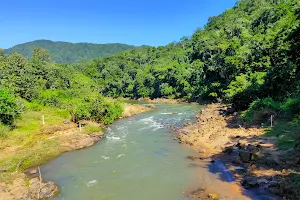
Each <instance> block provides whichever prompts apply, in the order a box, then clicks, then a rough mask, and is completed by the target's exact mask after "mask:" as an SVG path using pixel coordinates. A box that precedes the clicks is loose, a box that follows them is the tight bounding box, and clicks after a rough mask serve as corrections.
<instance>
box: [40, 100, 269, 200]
mask: <svg viewBox="0 0 300 200" xmlns="http://www.w3.org/2000/svg"><path fill="white" fill-rule="evenodd" d="M200 109H201V107H200V106H198V105H191V104H186V105H157V108H156V109H155V110H153V111H151V112H147V113H143V114H140V115H137V116H133V117H130V118H127V119H124V120H118V121H116V122H114V123H113V124H112V125H110V126H109V127H108V128H107V129H106V130H105V136H106V137H105V138H103V139H102V140H101V141H100V142H99V143H97V144H96V145H94V146H93V147H90V148H87V149H82V150H79V151H73V152H69V153H65V154H63V155H61V156H59V157H58V158H56V159H54V160H52V161H50V162H49V163H47V164H45V165H43V166H41V173H42V176H43V178H44V179H45V180H47V181H49V180H51V181H54V182H56V183H57V184H58V186H59V188H60V192H61V193H60V195H59V196H57V197H55V198H54V199H57V200H62V199H63V200H82V199H89V200H120V199H121V200H141V199H142V200H153V199H155V200H185V199H188V198H187V197H186V195H185V192H186V190H187V189H188V188H194V189H195V187H196V186H197V187H198V186H201V187H204V188H207V189H208V190H209V189H211V190H210V191H213V192H215V191H216V192H218V193H221V197H222V198H223V197H224V199H230V200H244V199H245V200H246V199H247V200H248V199H259V200H260V199H265V197H263V198H257V197H255V196H257V195H254V196H253V194H251V193H249V192H246V191H244V190H242V189H241V188H240V187H239V186H237V185H236V184H234V183H233V182H232V181H233V180H232V175H231V174H230V172H229V171H228V170H227V169H226V167H225V166H224V164H223V163H221V162H218V161H217V162H215V163H213V164H212V163H210V161H200V160H198V161H192V160H189V159H186V157H187V156H188V155H194V156H196V152H195V151H193V150H192V149H191V148H190V147H188V146H185V145H181V144H179V143H178V142H177V141H175V140H174V137H175V135H174V134H173V133H172V131H171V130H170V128H169V127H170V126H183V125H184V123H186V122H194V121H195V118H194V116H195V115H196V114H197V113H199V110H200Z"/></svg>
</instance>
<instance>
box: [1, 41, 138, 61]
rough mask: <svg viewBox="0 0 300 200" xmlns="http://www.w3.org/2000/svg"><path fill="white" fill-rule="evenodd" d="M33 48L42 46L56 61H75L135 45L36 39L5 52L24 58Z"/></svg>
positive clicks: (132, 47) (30, 53) (101, 55)
mask: <svg viewBox="0 0 300 200" xmlns="http://www.w3.org/2000/svg"><path fill="white" fill-rule="evenodd" d="M34 48H44V49H47V50H49V51H50V53H51V58H52V59H53V61H55V62H57V63H75V62H79V61H81V60H90V59H94V58H100V57H105V56H109V55H111V54H115V53H119V52H121V51H124V50H128V49H134V48H136V47H135V46H132V45H127V44H117V43H115V44H91V43H70V42H53V41H50V40H36V41H32V42H27V43H24V44H19V45H16V46H14V47H12V48H9V49H6V50H5V53H6V54H10V53H12V52H18V53H20V54H21V55H23V56H25V57H26V58H30V57H31V56H32V51H33V49H34Z"/></svg>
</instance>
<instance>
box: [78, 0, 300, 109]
mask: <svg viewBox="0 0 300 200" xmlns="http://www.w3.org/2000/svg"><path fill="white" fill-rule="evenodd" d="M299 22H300V2H299V1H296V0H275V1H274V0H241V1H238V2H237V3H236V6H234V7H233V8H232V9H229V10H226V11H225V12H224V13H222V14H221V15H219V16H216V17H211V18H210V19H209V21H208V23H207V25H206V26H205V27H204V28H203V29H199V30H197V31H196V32H195V33H194V34H193V35H192V36H191V37H190V38H188V37H183V38H182V39H181V41H180V42H177V43H171V44H169V45H167V46H165V47H158V48H154V47H146V48H143V49H136V50H131V51H126V52H121V53H119V54H118V55H114V56H110V57H106V58H102V59H96V60H93V61H91V62H89V63H88V64H85V65H78V69H81V70H82V72H83V73H84V74H86V75H87V76H89V77H92V78H93V80H95V82H96V83H97V85H98V86H99V91H100V92H101V93H102V94H103V95H106V96H111V97H119V96H122V97H132V98H140V97H148V96H149V97H151V98H156V97H168V98H187V99H191V100H199V99H200V100H201V99H209V100H224V101H227V102H229V103H232V104H233V106H234V107H235V108H237V109H246V108H248V106H249V105H250V104H251V103H252V102H253V101H255V100H257V99H263V98H266V97H271V98H273V100H274V101H279V102H283V101H285V100H286V99H287V98H296V97H298V95H299V87H300V82H299V80H300V79H299V78H300V74H299V72H300V71H299V62H300V61H299V45H300V40H299V39H300V37H299V33H300V27H299V24H300V23H299Z"/></svg>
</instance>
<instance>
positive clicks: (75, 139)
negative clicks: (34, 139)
mask: <svg viewBox="0 0 300 200" xmlns="http://www.w3.org/2000/svg"><path fill="white" fill-rule="evenodd" d="M150 110H151V108H150V107H144V106H141V105H136V104H125V106H124V112H123V114H122V118H126V117H131V116H133V115H137V114H140V113H143V112H147V111H150ZM85 123H86V124H85V125H89V123H91V124H92V125H94V126H95V123H94V122H85ZM83 129H84V127H83ZM47 130H48V131H46V132H45V131H44V132H43V133H44V136H43V137H41V138H40V139H43V140H47V141H49V142H51V141H53V142H55V143H56V144H57V146H55V148H57V152H56V153H55V154H53V155H52V157H49V158H47V159H48V160H50V159H52V158H54V157H56V156H59V155H60V154H62V153H64V152H68V151H74V150H78V149H83V148H87V147H90V146H93V145H94V144H96V143H97V142H98V141H99V140H100V139H101V138H103V137H104V133H103V132H93V133H83V132H84V131H82V132H80V130H79V128H78V125H77V124H75V123H72V122H68V123H67V124H61V125H56V126H55V127H52V129H51V127H50V129H47ZM17 149H18V148H13V147H9V148H7V149H3V150H2V151H1V156H2V157H1V158H2V159H3V158H5V157H9V156H12V155H15V154H17V153H18V152H17ZM33 156H34V155H33ZM1 158H0V159H1ZM27 159H30V156H29V157H28V158H27ZM24 162H27V160H26V159H24V160H20V161H19V163H18V166H17V168H16V170H15V171H14V172H6V170H5V169H2V170H1V171H0V175H4V174H1V173H6V175H7V174H8V173H9V176H10V177H12V181H11V182H10V183H7V182H0V199H3V200H4V199H5V200H17V199H18V200H19V199H24V200H34V199H48V198H51V197H53V196H55V195H57V194H58V193H59V189H58V187H57V185H56V184H55V183H54V182H51V181H50V182H46V181H44V180H43V179H42V178H41V179H40V174H39V170H38V167H31V168H29V169H27V170H25V171H24V172H23V171H19V170H18V169H19V168H21V166H22V164H23V163H24Z"/></svg>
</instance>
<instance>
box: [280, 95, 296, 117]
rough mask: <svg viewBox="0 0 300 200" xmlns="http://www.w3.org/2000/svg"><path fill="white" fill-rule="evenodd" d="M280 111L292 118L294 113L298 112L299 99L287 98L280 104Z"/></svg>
mask: <svg viewBox="0 0 300 200" xmlns="http://www.w3.org/2000/svg"><path fill="white" fill-rule="evenodd" d="M280 109H281V111H282V112H283V113H284V115H285V116H286V117H291V118H293V117H294V116H295V115H299V114H300V99H299V98H295V99H292V98H288V99H287V100H286V101H285V102H284V103H283V104H282V105H281V106H280Z"/></svg>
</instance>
